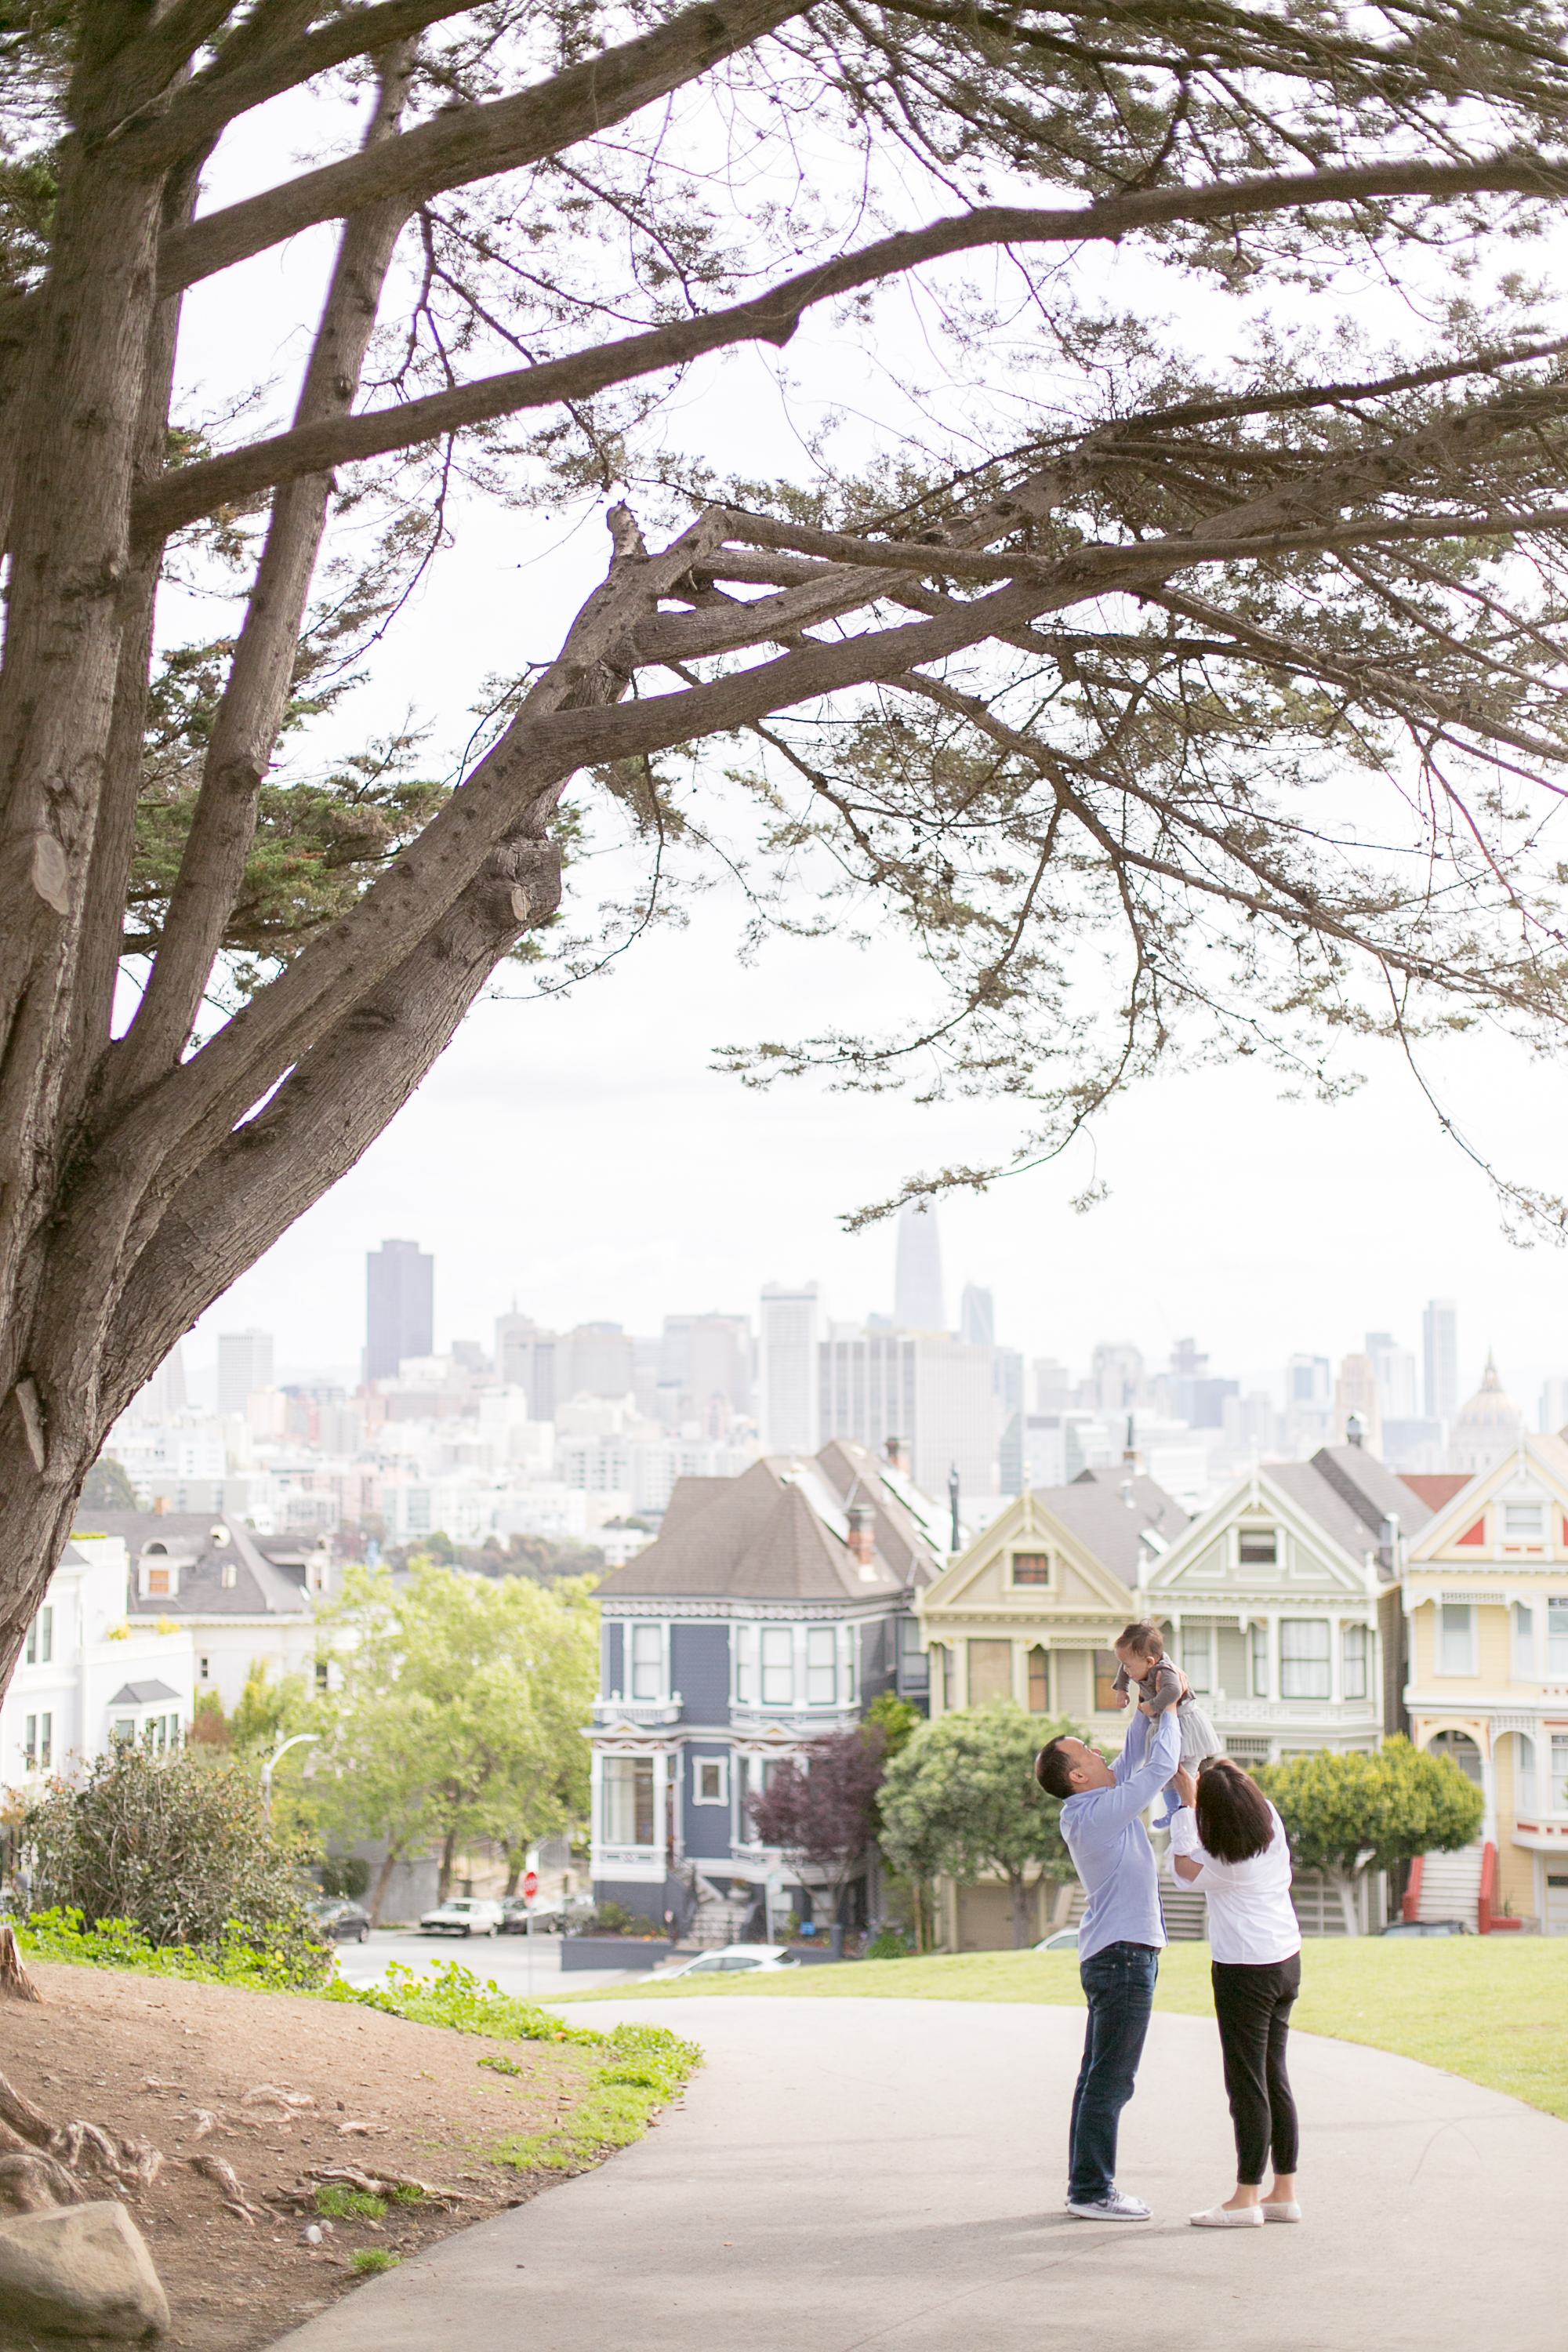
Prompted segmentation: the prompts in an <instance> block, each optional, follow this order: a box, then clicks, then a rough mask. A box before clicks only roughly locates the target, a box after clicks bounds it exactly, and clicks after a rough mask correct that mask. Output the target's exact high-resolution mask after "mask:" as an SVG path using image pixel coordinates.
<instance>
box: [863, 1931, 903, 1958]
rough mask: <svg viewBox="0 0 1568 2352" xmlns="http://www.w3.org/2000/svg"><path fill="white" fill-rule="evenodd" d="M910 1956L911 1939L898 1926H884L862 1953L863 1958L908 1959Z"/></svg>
mask: <svg viewBox="0 0 1568 2352" xmlns="http://www.w3.org/2000/svg"><path fill="white" fill-rule="evenodd" d="M909 1956H910V1939H909V1937H907V1936H906V1935H904V1934H903V1933H902V1932H901V1930H900V1929H899V1928H897V1927H884V1928H883V1929H882V1930H881V1932H880V1934H879V1935H877V1936H875V1937H872V1939H871V1941H870V1943H868V1945H867V1947H866V1948H865V1950H864V1951H863V1952H862V1953H861V1955H860V1957H861V1958H862V1959H863V1960H907V1959H908V1958H909Z"/></svg>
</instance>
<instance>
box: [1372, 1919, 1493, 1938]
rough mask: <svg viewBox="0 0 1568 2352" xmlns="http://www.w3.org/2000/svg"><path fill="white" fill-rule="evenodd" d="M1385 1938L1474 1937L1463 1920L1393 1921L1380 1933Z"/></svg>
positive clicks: (1473, 1932) (1471, 1928) (1472, 1931)
mask: <svg viewBox="0 0 1568 2352" xmlns="http://www.w3.org/2000/svg"><path fill="white" fill-rule="evenodd" d="M1379 1932H1380V1933H1381V1934H1383V1935H1384V1936H1473V1935H1474V1934H1475V1932H1476V1931H1475V1929H1474V1928H1473V1927H1467V1926H1466V1925H1465V1922H1464V1921H1463V1920H1462V1919H1391V1920H1390V1921H1389V1923H1388V1926H1387V1927H1384V1928H1382V1929H1381V1930H1380V1931H1379Z"/></svg>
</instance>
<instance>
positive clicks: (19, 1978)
mask: <svg viewBox="0 0 1568 2352" xmlns="http://www.w3.org/2000/svg"><path fill="white" fill-rule="evenodd" d="M0 1997H3V1998H4V1999H5V2000H42V1999H43V1997H44V1996H43V1994H42V1993H41V1992H40V1991H39V1990H38V1988H37V1985H36V1984H35V1983H34V1982H33V1979H32V1978H31V1977H30V1976H29V1975H28V1974H27V1970H26V1963H25V1962H24V1960H23V1958H22V1952H21V1948H20V1946H19V1945H18V1943H17V1941H16V1929H15V1927H12V1925H11V1923H10V1921H9V1920H6V1921H5V1924H4V1925H3V1926H0Z"/></svg>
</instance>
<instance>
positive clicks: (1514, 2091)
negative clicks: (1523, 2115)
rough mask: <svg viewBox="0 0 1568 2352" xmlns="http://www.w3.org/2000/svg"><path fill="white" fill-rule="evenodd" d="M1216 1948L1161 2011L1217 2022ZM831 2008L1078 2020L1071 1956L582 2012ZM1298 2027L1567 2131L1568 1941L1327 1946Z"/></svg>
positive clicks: (904, 1969) (820, 1977)
mask: <svg viewBox="0 0 1568 2352" xmlns="http://www.w3.org/2000/svg"><path fill="white" fill-rule="evenodd" d="M1208 1972H1209V1950H1208V1946H1207V1945H1206V1944H1173V1945H1171V1946H1170V1948H1169V1949H1168V1950H1167V1951H1166V1953H1165V1955H1164V1957H1163V1959H1162V1961H1161V1964H1160V1990H1159V1992H1158V1994H1157V1995H1156V1998H1155V2002H1154V2006H1155V2007H1156V2009H1166V2010H1174V2011H1177V2012H1178V2013H1180V2014H1183V2015H1185V2016H1189V2017H1204V2016H1208V2015H1209V2014H1210V2013H1211V2010H1212V2004H1211V2001H1210V1998H1209V1973H1208ZM732 1994H744V1995H746V1996H747V1997H748V1998H749V1999H751V2000H843V1999H844V1998H845V1997H846V1996H848V1997H849V1998H851V1999H857V1998H858V1999H861V2000H864V1999H867V1998H869V1997H872V1996H879V1997H880V1998H881V1999H883V2000H889V1999H891V2000H1045V2001H1053V2002H1057V2003H1059V2004H1063V2005H1065V2006H1067V2007H1068V2008H1080V2007H1081V2006H1082V2002H1083V1995H1082V1993H1081V1991H1080V1990H1079V1981H1078V1961H1077V1958H1076V1957H1075V1955H1074V1954H1072V1953H1071V1952H965V1953H962V1954H960V1955H957V1956H956V1957H952V1958H949V1957H945V1956H943V1957H940V1958H934V1959H929V1960H865V1961H859V1962H851V1963H847V1964H846V1965H845V1966H843V1967H841V1968H803V1969H799V1970H798V1971H796V1970H792V1971H790V1972H789V1973H788V1974H781V1975H778V1976H765V1977H752V1976H747V1977H736V1978H731V1979H730V1980H729V1981H728V1982H726V1981H725V1980H724V1979H721V1978H720V1979H716V1978H713V1977H697V1978H694V1979H688V1980H687V1982H686V1983H684V1984H670V1985H653V1984H649V1985H617V1986H616V1987H615V1988H614V1990H608V1991H605V1992H591V1993H577V1994H572V1995H568V1996H567V1997H568V1999H570V2000H581V2001H594V2000H626V1999H628V1998H633V1999H643V2000H648V2001H650V2002H663V2001H676V2000H692V1999H696V1998H700V1999H702V2000H712V1999H714V1998H715V1997H716V1998H718V1999H720V2000H724V1999H727V1998H728V1997H730V1996H731V1995H732ZM1295 2021H1296V2023H1297V2025H1298V2026H1300V2030H1301V2031H1302V2032H1303V2033H1327V2034H1331V2035H1333V2036H1335V2037H1336V2038H1337V2039H1338V2040H1340V2041H1342V2042H1369V2043H1370V2044H1371V2045H1372V2047H1373V2049H1374V2050H1393V2051H1396V2052H1397V2053H1399V2054H1400V2055H1401V2056H1402V2057H1405V2058H1419V2059H1421V2060H1423V2061H1424V2062H1425V2063H1426V2064H1427V2065H1428V2066H1444V2067H1447V2069H1448V2071H1449V2072H1450V2073H1451V2074H1467V2075H1468V2077H1469V2078H1470V2080H1471V2081H1472V2082H1475V2083H1485V2084H1487V2085H1488V2086H1489V2088H1490V2089H1492V2090H1494V2091H1507V2092H1509V2093H1510V2095H1511V2096H1513V2097H1514V2098H1516V2099H1524V2100H1527V2101H1528V2102H1529V2104H1530V2105H1531V2106H1532V2107H1544V2108H1545V2110H1546V2112H1547V2113H1548V2114H1549V2115H1553V2116H1563V2119H1564V2120H1565V2121H1568V1937H1564V1938H1563V1940H1562V1941H1560V1942H1559V1941H1557V1940H1555V1939H1553V1940H1551V1941H1548V1940H1545V1939H1543V1938H1542V1937H1539V1936H1489V1937H1468V1936H1466V1937H1458V1936H1456V1937H1453V1938H1452V1939H1451V1940H1450V1939H1448V1938H1446V1937H1445V1938H1441V1939H1439V1938H1437V1937H1432V1938H1430V1939H1426V1938H1422V1939H1421V1940H1420V1941H1416V1940H1415V1939H1414V1938H1412V1939H1411V1940H1409V1941H1408V1942H1406V1941H1405V1940H1403V1939H1400V1938H1397V1937H1396V1938H1394V1939H1393V1940H1392V1941H1390V1942H1386V1943H1385V1942H1384V1941H1382V1940H1381V1939H1380V1938H1377V1937H1372V1938H1370V1939H1368V1940H1366V1941H1364V1942H1363V1941H1354V1942H1343V1943H1342V1942H1340V1941H1339V1940H1338V1939H1335V1940H1333V1941H1328V1940H1325V1941H1323V1942H1317V1941H1313V1942H1311V1943H1309V1944H1308V1945H1307V1947H1306V1948H1305V1950H1304V1952H1303V1954H1302V1968H1301V1998H1300V2002H1299V2003H1298V2004H1297V2009H1296V2018H1295Z"/></svg>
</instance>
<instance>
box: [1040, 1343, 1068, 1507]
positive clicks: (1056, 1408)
mask: <svg viewBox="0 0 1568 2352" xmlns="http://www.w3.org/2000/svg"><path fill="white" fill-rule="evenodd" d="M1033 1369H1034V1374H1035V1411H1036V1412H1037V1413H1063V1412H1066V1411H1067V1409H1068V1406H1069V1405H1070V1404H1071V1402H1072V1374H1071V1373H1070V1372H1069V1371H1068V1368H1067V1366H1066V1365H1065V1364H1064V1363H1061V1362H1059V1361H1058V1359H1057V1358H1056V1357H1055V1356H1037V1357H1036V1358H1035V1361H1034V1367H1033ZM1046 1484H1047V1486H1059V1485H1060V1484H1061V1481H1060V1479H1059V1478H1050V1479H1047V1481H1046Z"/></svg>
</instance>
